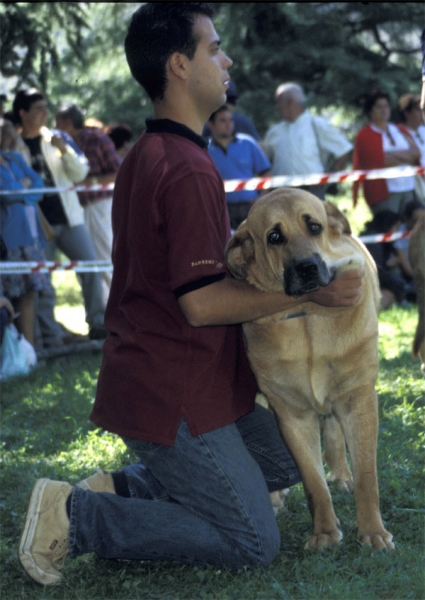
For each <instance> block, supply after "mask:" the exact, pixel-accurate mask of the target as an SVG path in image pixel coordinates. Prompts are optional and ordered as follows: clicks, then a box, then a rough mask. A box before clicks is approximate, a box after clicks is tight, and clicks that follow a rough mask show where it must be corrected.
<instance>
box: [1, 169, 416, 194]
mask: <svg viewBox="0 0 425 600" xmlns="http://www.w3.org/2000/svg"><path fill="white" fill-rule="evenodd" d="M413 175H425V167H413V166H409V165H406V166H401V167H391V168H389V169H374V170H371V171H339V172H338V173H311V174H308V175H279V176H276V177H254V178H252V179H231V180H227V181H225V182H224V189H225V191H226V192H239V191H240V190H268V189H271V188H280V187H286V186H287V187H299V186H301V185H321V184H326V183H341V182H351V183H352V182H354V181H364V180H366V179H393V178H394V177H411V176H413ZM113 189H114V184H113V183H108V184H96V185H90V186H86V185H75V186H71V187H51V188H47V187H45V188H34V189H27V190H19V192H17V190H0V195H2V196H8V195H11V194H17V193H19V194H20V195H21V194H22V195H26V194H36V193H37V194H47V193H49V194H57V193H59V192H68V191H71V190H72V191H75V192H89V191H90V192H103V191H110V190H113Z"/></svg>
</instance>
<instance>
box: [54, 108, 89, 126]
mask: <svg viewBox="0 0 425 600" xmlns="http://www.w3.org/2000/svg"><path fill="white" fill-rule="evenodd" d="M56 116H57V117H62V118H63V119H69V120H70V121H71V123H72V124H73V126H74V127H75V129H83V127H84V119H85V114H84V111H83V110H82V109H81V108H80V107H79V106H77V105H76V104H62V105H61V106H60V108H59V110H58V112H57V113H56Z"/></svg>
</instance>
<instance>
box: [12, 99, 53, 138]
mask: <svg viewBox="0 0 425 600" xmlns="http://www.w3.org/2000/svg"><path fill="white" fill-rule="evenodd" d="M19 114H20V117H21V120H22V125H23V126H24V127H26V128H28V129H31V130H33V131H39V130H40V129H41V127H43V126H44V125H45V124H46V122H47V102H46V100H37V101H36V102H34V103H33V104H31V106H30V108H29V110H20V111H19Z"/></svg>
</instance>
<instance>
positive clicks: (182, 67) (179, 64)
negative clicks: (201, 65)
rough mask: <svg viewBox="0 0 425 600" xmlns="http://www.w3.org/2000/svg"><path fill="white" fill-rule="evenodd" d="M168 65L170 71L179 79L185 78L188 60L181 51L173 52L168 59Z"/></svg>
mask: <svg viewBox="0 0 425 600" xmlns="http://www.w3.org/2000/svg"><path fill="white" fill-rule="evenodd" d="M167 62H168V67H169V69H170V71H171V73H172V74H173V75H174V76H175V77H178V78H179V79H186V77H187V73H188V69H187V67H188V62H189V59H188V57H187V56H185V55H184V54H182V53H181V52H174V53H173V54H172V55H171V56H170V58H169V59H168V61H167Z"/></svg>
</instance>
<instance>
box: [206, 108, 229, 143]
mask: <svg viewBox="0 0 425 600" xmlns="http://www.w3.org/2000/svg"><path fill="white" fill-rule="evenodd" d="M208 125H209V128H210V129H211V133H212V137H213V139H214V140H216V141H217V142H220V141H226V140H230V139H231V138H232V136H233V131H234V128H235V124H234V121H233V114H232V111H231V110H222V111H221V112H219V113H218V114H217V115H216V116H215V119H214V121H210V122H209V123H208Z"/></svg>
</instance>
